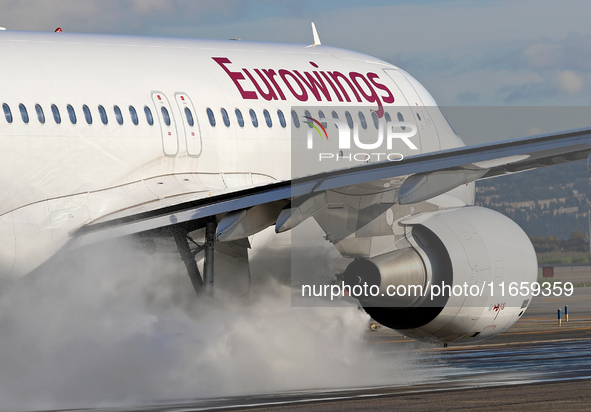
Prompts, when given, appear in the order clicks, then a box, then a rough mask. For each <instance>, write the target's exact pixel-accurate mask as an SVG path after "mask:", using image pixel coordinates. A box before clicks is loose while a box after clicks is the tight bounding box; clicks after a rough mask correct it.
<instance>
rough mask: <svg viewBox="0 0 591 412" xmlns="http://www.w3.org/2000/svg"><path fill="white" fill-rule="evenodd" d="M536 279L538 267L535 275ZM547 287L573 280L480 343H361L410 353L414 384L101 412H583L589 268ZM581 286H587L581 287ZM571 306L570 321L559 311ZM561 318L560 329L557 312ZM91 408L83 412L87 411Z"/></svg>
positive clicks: (371, 337)
mask: <svg viewBox="0 0 591 412" xmlns="http://www.w3.org/2000/svg"><path fill="white" fill-rule="evenodd" d="M540 274H541V269H540ZM540 280H541V281H543V280H550V281H561V282H564V281H571V282H573V284H574V285H575V286H576V287H575V288H574V293H573V295H572V296H571V297H565V296H561V297H555V296H551V297H537V298H534V299H533V301H532V303H531V304H530V307H529V308H528V310H527V311H526V312H525V314H524V315H523V317H522V318H521V319H520V320H519V321H518V322H517V323H516V324H515V325H513V327H511V328H510V329H509V330H508V331H506V332H504V333H502V334H500V335H498V336H496V337H494V338H492V339H489V340H487V341H484V342H482V343H477V344H474V345H470V346H465V345H464V346H462V345H450V346H449V347H448V348H441V347H435V346H433V345H424V344H420V343H418V342H416V341H414V340H412V339H410V338H407V337H404V336H403V335H401V334H399V333H397V332H395V331H393V330H390V329H387V328H380V329H378V330H377V331H375V332H370V331H368V332H367V345H368V347H372V348H375V349H378V350H379V351H380V352H382V353H383V354H386V355H388V354H391V355H392V356H395V355H396V354H400V353H402V352H408V353H413V357H414V360H415V362H418V363H421V364H423V365H424V367H425V370H427V371H428V374H426V376H425V378H424V379H422V380H421V381H420V382H418V383H412V384H408V385H405V384H401V385H395V386H384V387H371V388H341V389H338V390H334V389H331V390H322V389H314V390H309V391H297V392H286V393H274V394H262V395H254V396H239V397H229V398H215V399H188V400H183V401H177V402H164V403H158V404H152V405H143V406H138V407H135V408H124V409H118V408H115V409H94V410H101V411H103V410H104V411H124V410H125V411H132V410H133V411H176V412H180V411H182V412H189V411H204V410H228V411H230V410H232V411H243V410H244V411H246V410H249V411H252V410H256V411H278V410H281V411H337V410H338V411H342V410H351V411H356V410H364V411H365V410H369V411H371V410H380V411H381V410H398V409H399V410H405V411H463V410H479V411H493V410H494V411H495V412H500V411H514V410H519V409H522V410H536V411H556V410H567V409H568V410H569V411H588V410H591V391H590V390H589V389H591V266H573V267H566V266H563V267H556V268H555V271H554V278H546V279H544V278H541V279H540ZM583 285H588V286H589V287H585V286H583ZM565 305H568V307H569V320H568V322H567V321H566V320H565V319H564V307H565ZM559 308H560V309H561V310H562V312H563V319H562V324H561V326H559V325H558V321H557V310H558V309H559ZM85 410H87V411H88V410H89V409H85Z"/></svg>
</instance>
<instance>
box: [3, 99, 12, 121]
mask: <svg viewBox="0 0 591 412" xmlns="http://www.w3.org/2000/svg"><path fill="white" fill-rule="evenodd" d="M2 108H3V109H4V116H6V121H7V122H8V123H12V112H11V111H10V106H8V105H7V104H6V103H4V104H3V105H2Z"/></svg>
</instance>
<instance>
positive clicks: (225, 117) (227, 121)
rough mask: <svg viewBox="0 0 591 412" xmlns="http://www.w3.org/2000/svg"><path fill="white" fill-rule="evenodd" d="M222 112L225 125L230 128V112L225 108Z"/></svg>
mask: <svg viewBox="0 0 591 412" xmlns="http://www.w3.org/2000/svg"><path fill="white" fill-rule="evenodd" d="M221 112H222V120H223V122H224V124H225V125H226V127H230V116H228V112H227V111H226V109H224V108H223V107H222V109H221Z"/></svg>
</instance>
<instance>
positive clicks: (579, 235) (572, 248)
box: [564, 230, 588, 252]
mask: <svg viewBox="0 0 591 412" xmlns="http://www.w3.org/2000/svg"><path fill="white" fill-rule="evenodd" d="M564 249H565V250H567V251H569V252H586V251H587V250H588V244H587V242H586V239H585V234H584V233H583V232H581V231H580V230H575V231H574V232H571V234H570V237H569V238H568V239H567V240H566V242H565V243H564Z"/></svg>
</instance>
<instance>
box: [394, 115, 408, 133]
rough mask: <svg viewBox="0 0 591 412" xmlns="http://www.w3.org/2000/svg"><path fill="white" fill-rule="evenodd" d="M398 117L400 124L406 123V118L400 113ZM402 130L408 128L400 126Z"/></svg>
mask: <svg viewBox="0 0 591 412" xmlns="http://www.w3.org/2000/svg"><path fill="white" fill-rule="evenodd" d="M396 116H397V117H398V121H399V122H403V121H404V116H403V115H402V113H400V112H398V114H397V115H396ZM400 128H401V129H402V130H405V129H406V126H400Z"/></svg>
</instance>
